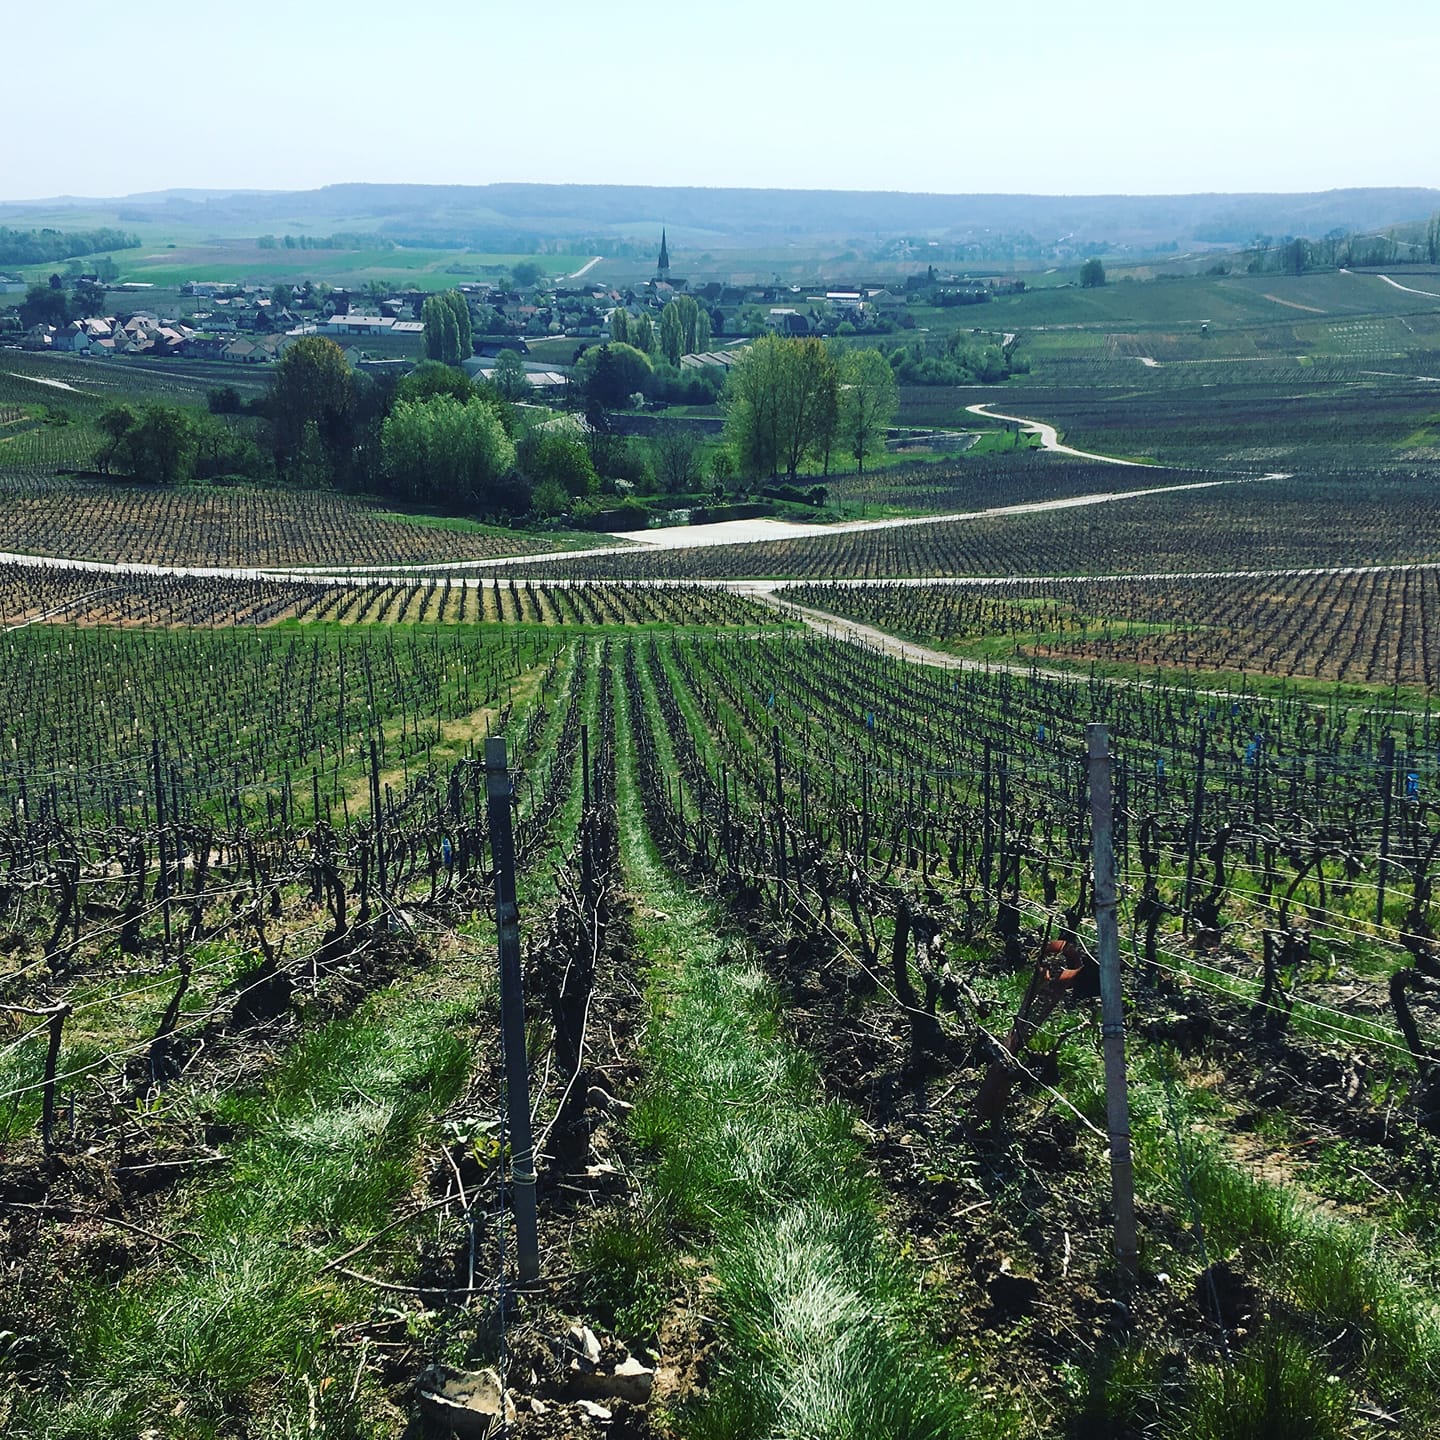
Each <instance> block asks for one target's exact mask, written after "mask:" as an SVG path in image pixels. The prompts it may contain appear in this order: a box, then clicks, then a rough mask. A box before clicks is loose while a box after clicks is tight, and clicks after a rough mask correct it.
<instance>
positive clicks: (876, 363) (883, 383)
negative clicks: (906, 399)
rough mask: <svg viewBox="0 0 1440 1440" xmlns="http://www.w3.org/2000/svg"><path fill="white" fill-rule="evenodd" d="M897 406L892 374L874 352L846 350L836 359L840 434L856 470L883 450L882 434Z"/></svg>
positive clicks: (887, 362)
mask: <svg viewBox="0 0 1440 1440" xmlns="http://www.w3.org/2000/svg"><path fill="white" fill-rule="evenodd" d="M899 405H900V391H899V387H898V386H897V385H896V383H895V371H894V369H893V368H892V366H891V364H890V362H889V361H888V360H887V359H886V358H885V357H884V356H883V355H882V354H881V353H880V352H879V351H878V350H847V351H845V352H844V353H843V354H842V355H841V357H840V434H841V438H842V442H843V443H844V444H845V446H846V447H847V449H848V450H849V451H850V454H851V455H852V456H853V457H854V459H855V466H856V469H858V470H859V471H860V473H861V474H864V472H865V461H866V460H867V459H868V458H869V457H870V456H872V455H875V454H878V453H879V452H880V451H881V450H883V449H884V444H885V432H886V430H888V429H889V427H890V422H891V420H893V419H894V418H895V412H896V410H897V409H898V408H899Z"/></svg>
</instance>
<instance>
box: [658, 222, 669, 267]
mask: <svg viewBox="0 0 1440 1440" xmlns="http://www.w3.org/2000/svg"><path fill="white" fill-rule="evenodd" d="M655 275H656V277H657V278H658V279H660V280H667V279H669V277H670V251H669V250H668V249H667V248H666V245H665V227H664V226H663V225H662V226H661V227H660V258H659V259H658V260H657V261H656V262H655Z"/></svg>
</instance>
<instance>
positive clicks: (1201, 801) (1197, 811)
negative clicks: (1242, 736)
mask: <svg viewBox="0 0 1440 1440" xmlns="http://www.w3.org/2000/svg"><path fill="white" fill-rule="evenodd" d="M1207 733H1208V732H1207V730H1206V728H1205V724H1204V722H1203V721H1202V722H1201V725H1200V753H1199V755H1198V756H1197V757H1196V761H1195V798H1194V800H1193V801H1192V802H1191V806H1190V846H1189V853H1188V854H1187V855H1186V857H1185V904H1184V915H1185V920H1184V927H1183V929H1184V933H1185V934H1186V935H1188V934H1189V933H1190V892H1191V891H1192V890H1193V889H1194V888H1195V860H1196V856H1197V855H1198V853H1199V850H1200V825H1201V821H1202V820H1203V818H1204V812H1205V737H1206V735H1207Z"/></svg>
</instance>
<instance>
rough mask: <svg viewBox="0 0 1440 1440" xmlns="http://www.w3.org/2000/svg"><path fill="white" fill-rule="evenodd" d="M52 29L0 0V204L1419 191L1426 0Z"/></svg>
mask: <svg viewBox="0 0 1440 1440" xmlns="http://www.w3.org/2000/svg"><path fill="white" fill-rule="evenodd" d="M60 13H62V12H57V11H55V10H54V9H53V7H44V6H38V5H15V6H13V7H8V13H7V15H6V18H5V22H4V25H3V27H0V33H3V35H4V45H5V49H6V50H7V52H8V53H9V56H10V60H11V63H10V64H8V65H7V66H6V67H5V71H6V74H5V83H4V85H3V86H0V199H4V200H18V199H37V198H42V197H49V196H54V195H93V196H116V195H124V194H132V193H136V192H140V191H147V190H159V189H169V188H172V187H196V188H214V189H222V188H245V189H266V190H269V189H276V190H290V189H308V188H311V187H313V186H319V185H325V184H330V183H335V182H342V181H375V182H405V181H409V182H423V183H430V184H484V183H487V182H491V181H501V180H505V181H545V182H560V183H564V182H585V183H610V184H653V185H710V186H730V185H737V186H761V187H783V188H796V189H831V188H833V189H856V190H925V191H938V192H949V193H967V192H968V193H974V192H1007V193H1041V194H1072V195H1073V194H1114V193H1125V194H1174V193H1184V192H1196V191H1308V190H1325V189H1333V188H1339V187H1344V186H1360V185H1375V186H1381V185H1436V184H1440V145H1437V143H1436V140H1435V130H1434V117H1433V102H1434V93H1435V79H1436V74H1437V57H1440V3H1436V0H1389V3H1387V4H1386V5H1385V6H1384V7H1382V8H1371V7H1366V6H1364V5H1361V4H1356V3H1355V0H1308V3H1303V4H1302V3H1295V0H1199V3H1194V4H1191V5H1174V4H1168V5H1167V4H1163V3H1156V0H1144V3H1131V0H1090V3H1080V0H1017V3H1012V4H1010V5H1007V6H1001V5H995V4H987V5H985V6H983V7H982V6H979V5H975V4H972V3H968V0H891V3H890V4H888V5H875V4H864V5H861V4H855V3H849V0H830V3H826V4H821V3H818V0H726V3H723V4H713V5H704V6H701V5H696V4H694V3H690V0H670V3H665V4H661V3H654V0H588V3H582V0H536V3H534V4H524V5H521V4H515V3H509V4H503V5H502V4H494V3H490V0H470V3H467V4H463V5H462V4H458V3H453V0H451V3H441V0H404V3H395V0H387V3H384V4H382V3H379V0H346V3H344V4H339V3H336V0H285V3H279V0H247V3H246V4H244V5H243V6H228V5H227V6H220V5H212V4H199V5H197V4H195V3H194V0H183V3H182V0H125V3H116V0H71V3H69V4H67V5H66V6H64V7H63V24H61V25H60V26H59V28H58V29H57V19H56V16H57V14H60ZM27 56H29V57H34V58H33V59H32V60H31V61H30V62H29V63H25V61H24V57H27Z"/></svg>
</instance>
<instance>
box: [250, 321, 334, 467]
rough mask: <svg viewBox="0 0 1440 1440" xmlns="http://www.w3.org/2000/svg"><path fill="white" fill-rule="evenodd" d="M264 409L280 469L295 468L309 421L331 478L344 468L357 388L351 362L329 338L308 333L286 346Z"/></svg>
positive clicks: (272, 379)
mask: <svg viewBox="0 0 1440 1440" xmlns="http://www.w3.org/2000/svg"><path fill="white" fill-rule="evenodd" d="M266 409H267V411H268V413H269V416H270V432H271V443H272V445H273V447H274V450H275V461H276V464H277V466H278V467H279V468H280V469H281V470H282V471H283V472H286V473H287V474H288V473H289V472H290V471H291V469H292V468H293V467H294V465H295V462H296V460H297V458H298V456H299V454H300V448H301V445H302V443H303V442H304V439H305V427H306V426H307V425H314V426H315V430H316V434H317V435H318V436H319V440H320V444H321V446H322V447H323V449H324V452H325V458H326V463H327V465H328V467H329V471H330V476H331V478H336V477H339V476H341V475H343V474H344V472H345V471H346V470H347V469H348V467H349V461H350V449H351V446H352V443H353V440H354V433H353V432H354V418H355V389H354V381H353V379H352V377H351V374H350V367H349V366H348V365H347V364H346V363H345V356H344V354H343V353H342V352H341V349H340V347H339V346H338V345H337V344H336V343H335V342H334V341H333V340H327V339H326V338H325V337H324V336H323V335H306V336H304V337H303V338H302V339H299V340H297V341H296V342H295V343H294V344H293V345H291V346H290V348H289V349H288V350H286V351H285V353H284V355H283V356H281V358H280V363H279V365H277V366H276V367H275V373H274V375H273V376H272V377H271V380H270V393H269V397H268V399H267V402H266ZM310 468H311V469H312V470H313V465H312V466H311V467H310Z"/></svg>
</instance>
